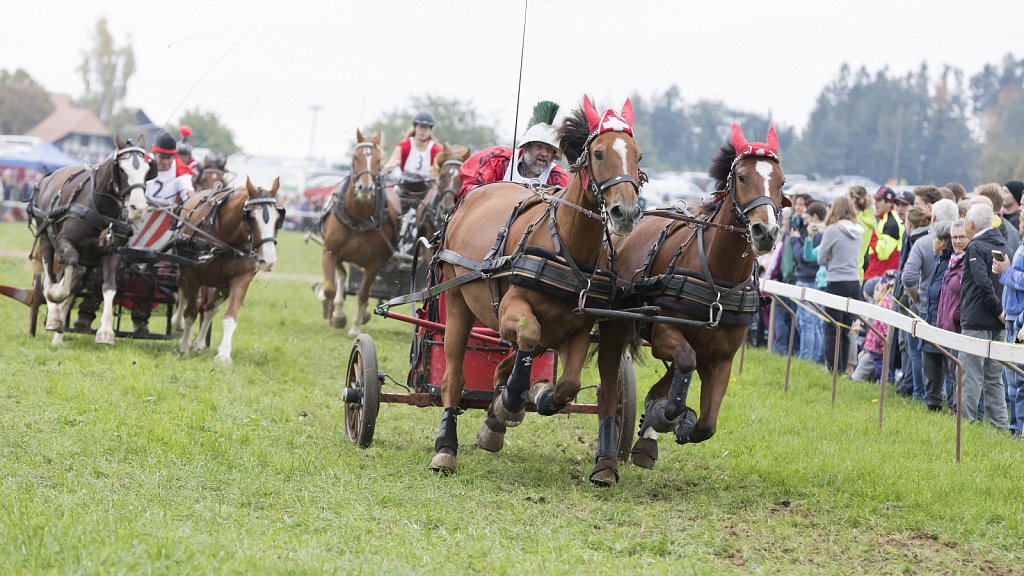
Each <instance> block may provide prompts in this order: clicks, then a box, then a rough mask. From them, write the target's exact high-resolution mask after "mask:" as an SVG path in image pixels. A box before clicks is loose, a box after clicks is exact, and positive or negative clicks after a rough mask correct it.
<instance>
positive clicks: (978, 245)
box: [960, 204, 1009, 429]
mask: <svg viewBox="0 0 1024 576" xmlns="http://www.w3.org/2000/svg"><path fill="white" fill-rule="evenodd" d="M992 219H993V212H992V207H991V206H989V205H987V204H975V205H973V206H971V208H970V209H969V210H968V211H967V214H966V215H965V216H964V223H965V230H966V232H967V236H968V237H969V238H970V239H971V241H970V243H969V244H968V245H967V250H966V252H967V253H966V254H965V255H964V258H965V259H966V269H965V270H964V276H963V279H962V280H961V283H960V325H961V328H962V330H961V332H962V333H963V335H964V336H971V337H974V338H980V339H982V340H1000V341H1001V340H1003V333H1004V331H1005V318H1004V316H1003V306H1002V291H1003V287H1002V285H1001V284H1000V283H999V276H997V275H996V274H993V273H992V258H993V253H994V252H999V253H1002V254H1003V255H1004V257H1006V258H1009V255H1007V248H1006V243H1005V242H1004V241H1003V237H1002V235H1001V234H1000V233H999V232H998V231H997V230H995V229H994V228H992ZM961 360H962V361H963V365H964V392H963V406H962V409H963V414H964V416H966V417H967V419H968V420H978V419H979V418H980V417H981V414H979V413H978V412H979V411H978V400H979V398H981V396H982V394H984V400H985V415H986V416H987V417H988V421H989V422H991V423H992V425H993V426H996V427H997V428H1001V429H1006V426H1007V415H1006V395H1005V391H1004V390H1003V381H1002V366H1001V365H1000V364H999V362H996V361H995V360H990V359H986V358H982V357H980V356H974V355H971V354H962V355H961Z"/></svg>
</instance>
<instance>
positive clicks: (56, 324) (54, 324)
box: [44, 320, 64, 330]
mask: <svg viewBox="0 0 1024 576" xmlns="http://www.w3.org/2000/svg"><path fill="white" fill-rule="evenodd" d="M44 327H45V328H46V329H47V330H60V329H61V328H63V327H64V322H63V321H61V320H47V321H46V324H45V325H44Z"/></svg>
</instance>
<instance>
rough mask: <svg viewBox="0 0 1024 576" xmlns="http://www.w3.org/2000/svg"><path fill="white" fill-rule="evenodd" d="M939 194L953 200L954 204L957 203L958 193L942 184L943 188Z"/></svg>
mask: <svg viewBox="0 0 1024 576" xmlns="http://www.w3.org/2000/svg"><path fill="white" fill-rule="evenodd" d="M939 194H940V195H941V196H942V197H943V198H945V199H946V200H951V201H952V202H953V204H956V195H955V194H953V191H952V190H950V189H949V188H946V187H945V186H942V187H941V188H939Z"/></svg>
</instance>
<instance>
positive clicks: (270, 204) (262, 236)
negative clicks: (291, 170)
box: [242, 178, 285, 272]
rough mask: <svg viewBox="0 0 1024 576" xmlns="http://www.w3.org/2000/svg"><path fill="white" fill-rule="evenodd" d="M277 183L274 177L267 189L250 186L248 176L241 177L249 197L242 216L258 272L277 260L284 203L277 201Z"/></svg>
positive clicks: (268, 269)
mask: <svg viewBox="0 0 1024 576" xmlns="http://www.w3.org/2000/svg"><path fill="white" fill-rule="evenodd" d="M280 183H281V179H280V178H274V184H273V185H272V186H271V187H270V190H265V189H263V188H257V187H256V186H253V184H252V181H251V180H249V178H246V179H245V189H246V191H247V192H248V193H249V197H248V198H247V199H246V201H245V204H244V205H243V208H242V218H243V220H244V221H245V226H246V228H248V229H249V235H250V236H251V237H252V247H253V250H256V255H257V264H258V266H259V269H260V270H261V271H267V272H269V271H270V270H271V269H273V268H274V264H276V263H277V231H278V230H280V229H281V226H282V225H283V224H284V215H285V209H284V206H282V205H280V204H278V202H277V189H278V187H279V186H280Z"/></svg>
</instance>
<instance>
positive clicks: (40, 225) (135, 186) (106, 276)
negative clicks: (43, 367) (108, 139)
mask: <svg viewBox="0 0 1024 576" xmlns="http://www.w3.org/2000/svg"><path fill="white" fill-rule="evenodd" d="M114 143H115V144H116V147H117V148H116V150H115V151H114V152H113V153H112V154H111V155H110V157H109V158H107V159H106V160H105V161H104V162H103V163H101V164H100V165H98V166H96V167H87V168H82V167H71V166H69V167H66V168H61V169H59V170H56V171H54V172H53V173H51V174H48V175H47V176H45V177H44V178H43V179H42V180H41V181H40V182H39V185H38V187H37V189H36V193H35V195H34V196H33V198H32V202H31V204H30V206H29V212H30V215H31V220H32V222H33V224H34V225H35V227H36V246H35V248H34V249H33V251H32V260H33V268H34V269H35V273H36V274H41V275H42V285H43V295H44V296H45V298H46V329H47V330H55V331H56V333H55V334H54V336H53V343H54V344H60V343H61V342H63V340H64V334H63V330H64V319H65V318H66V317H67V314H68V308H69V307H70V306H71V302H72V301H73V300H74V298H72V296H74V295H75V293H77V291H78V289H79V285H80V283H81V279H82V277H83V276H84V273H85V269H86V267H90V266H96V265H101V266H102V270H103V288H102V292H103V314H102V316H101V324H100V328H99V330H97V331H96V342H98V343H100V344H113V343H114V296H115V294H116V293H117V269H118V265H119V263H120V256H119V255H118V254H117V253H116V252H114V251H113V250H111V248H116V247H118V246H123V245H125V244H126V243H127V241H128V238H129V237H130V236H131V234H132V228H131V225H130V224H128V221H129V220H141V218H142V215H143V213H144V212H145V211H146V209H147V208H148V204H147V202H146V196H145V190H146V179H147V177H148V176H151V175H155V174H156V164H155V161H151V160H149V159H148V156H147V153H146V140H145V137H144V136H142V135H139V139H138V145H137V146H136V145H134V144H132V141H131V140H128V141H127V142H126V141H124V140H122V139H121V135H120V134H118V135H117V136H116V137H115V138H114Z"/></svg>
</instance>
